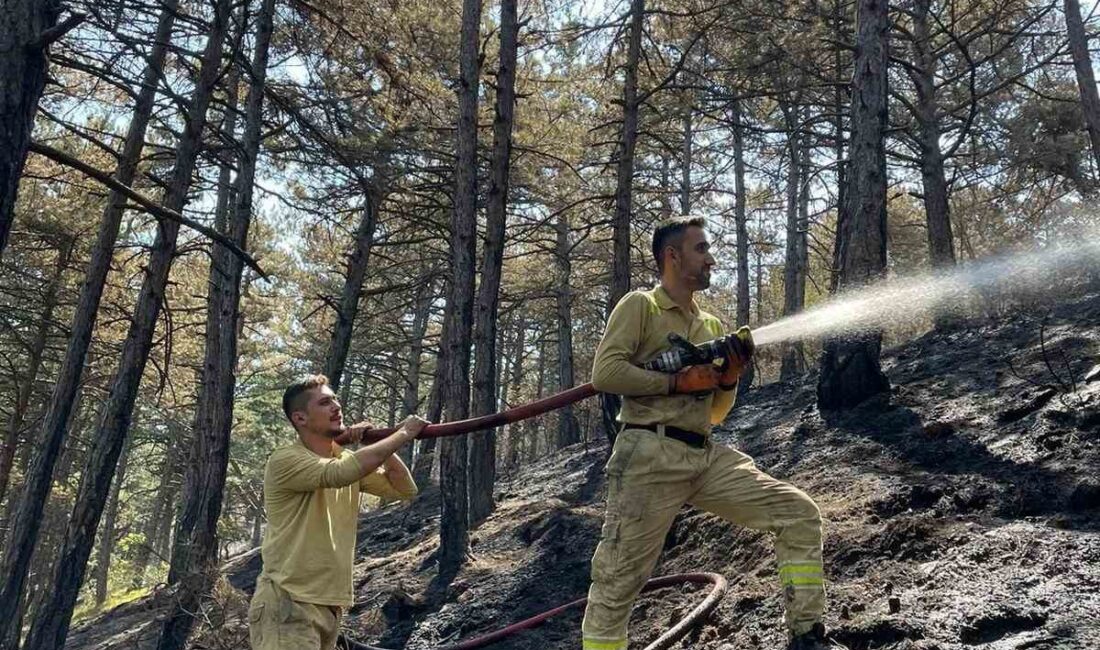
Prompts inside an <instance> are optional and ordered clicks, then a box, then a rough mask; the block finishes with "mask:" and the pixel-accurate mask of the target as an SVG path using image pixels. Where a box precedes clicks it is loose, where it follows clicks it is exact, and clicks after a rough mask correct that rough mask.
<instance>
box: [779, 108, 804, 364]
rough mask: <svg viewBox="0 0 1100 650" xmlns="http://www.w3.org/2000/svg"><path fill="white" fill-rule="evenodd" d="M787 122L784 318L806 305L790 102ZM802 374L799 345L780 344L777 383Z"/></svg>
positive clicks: (798, 144) (797, 145)
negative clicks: (781, 353) (781, 355)
mask: <svg viewBox="0 0 1100 650" xmlns="http://www.w3.org/2000/svg"><path fill="white" fill-rule="evenodd" d="M782 110H783V114H784V116H785V118H786V122H787V133H788V135H787V159H788V166H787V243H786V251H785V252H786V256H785V260H784V261H785V263H784V265H783V316H791V315H793V314H797V313H798V312H800V311H802V307H803V305H804V304H805V302H806V283H805V277H806V276H805V274H806V267H805V265H804V264H803V260H802V250H803V249H804V248H805V240H806V230H805V228H804V227H803V224H802V219H801V218H800V217H801V215H800V214H799V208H800V200H799V199H800V196H801V194H802V192H801V189H802V166H803V161H802V157H803V155H804V154H803V146H802V138H801V136H800V131H801V128H802V127H801V124H800V123H799V122H800V120H799V119H798V115H799V107H798V106H797V105H793V104H791V103H789V102H784V103H783V105H782ZM804 371H805V368H804V367H803V364H802V343H801V341H791V342H786V343H784V344H783V358H782V361H781V363H780V368H779V380H780V381H784V382H789V381H791V380H793V379H794V378H795V377H797V376H799V375H801V374H802V373H803V372H804Z"/></svg>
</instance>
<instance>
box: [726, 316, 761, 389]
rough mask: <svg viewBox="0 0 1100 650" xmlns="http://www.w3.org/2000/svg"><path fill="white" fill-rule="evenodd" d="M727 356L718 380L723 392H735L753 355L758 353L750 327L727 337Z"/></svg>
mask: <svg viewBox="0 0 1100 650" xmlns="http://www.w3.org/2000/svg"><path fill="white" fill-rule="evenodd" d="M724 347H725V349H726V356H725V358H724V359H723V360H722V365H721V366H720V367H721V370H722V374H721V376H720V377H719V378H718V387H719V388H721V389H722V390H733V389H734V388H736V387H737V380H739V379H740V378H741V373H742V372H744V370H745V366H747V365H749V363H750V362H751V361H752V355H753V353H755V352H756V344H755V343H753V341H752V332H751V331H749V328H748V327H742V328H740V329H738V330H737V331H736V332H734V333H733V334H730V335H729V336H727V337H726V344H725V346H724Z"/></svg>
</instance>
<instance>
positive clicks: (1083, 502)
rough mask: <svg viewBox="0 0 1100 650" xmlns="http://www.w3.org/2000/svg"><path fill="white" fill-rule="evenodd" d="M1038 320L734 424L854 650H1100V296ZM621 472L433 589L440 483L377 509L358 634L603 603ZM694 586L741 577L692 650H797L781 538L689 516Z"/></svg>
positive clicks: (421, 638) (768, 399)
mask: <svg viewBox="0 0 1100 650" xmlns="http://www.w3.org/2000/svg"><path fill="white" fill-rule="evenodd" d="M1040 323H1041V320H1040V317H1039V316H1037V315H1036V316H1027V315H1020V314H1015V315H1012V316H1011V317H1006V318H1004V319H1002V320H1000V321H983V322H982V323H980V324H971V325H970V326H969V327H967V328H960V329H958V330H957V331H953V332H949V333H929V334H926V335H925V336H923V337H920V338H918V339H916V340H913V341H911V342H909V343H907V344H904V345H902V346H899V347H896V348H893V349H889V350H887V351H886V352H885V353H884V356H883V362H884V367H885V369H886V371H887V374H888V375H889V377H890V380H891V382H892V384H893V385H894V391H893V394H892V395H891V396H890V398H889V399H881V400H876V401H872V402H871V403H866V404H864V405H863V406H861V407H860V408H858V409H856V410H853V411H851V412H846V413H843V414H822V413H820V412H818V410H817V409H816V407H815V406H814V379H813V377H812V376H810V377H806V378H805V380H804V381H803V382H801V383H798V384H794V385H787V384H772V385H769V386H765V387H763V388H761V389H759V390H754V391H751V392H750V394H749V395H748V396H747V398H746V399H745V400H744V401H743V402H742V403H741V404H740V405H739V406H738V408H737V409H736V410H735V411H734V413H733V414H732V415H731V417H730V419H729V420H728V422H727V423H726V425H725V426H723V427H722V428H720V429H718V430H716V432H715V437H716V439H717V440H719V441H721V442H724V443H726V444H731V445H734V446H737V447H738V448H740V449H742V450H743V451H745V452H746V453H748V454H749V455H751V456H753V457H754V458H755V459H756V462H757V464H758V465H759V466H760V467H762V468H764V469H765V470H766V471H768V472H770V473H772V474H774V475H776V476H779V477H783V478H785V479H788V480H790V481H791V482H793V483H794V484H796V485H798V486H799V487H801V488H803V489H804V490H806V491H807V492H808V493H809V494H811V495H812V496H813V497H814V498H815V499H816V500H817V501H818V503H819V505H820V506H821V508H822V511H823V513H824V515H825V517H826V552H825V559H826V572H827V575H828V578H829V580H830V600H831V605H830V610H829V612H828V620H827V622H828V624H829V625H830V627H831V628H833V629H834V630H836V632H837V635H838V637H839V638H841V639H842V640H844V641H845V642H846V643H847V644H849V645H850V646H851V647H852V648H854V649H859V650H865V649H870V648H875V649H890V650H917V649H920V650H936V649H938V650H947V649H954V648H988V649H991V650H1017V649H1019V650H1023V649H1025V648H1028V649H1037V650H1053V649H1056V648H1057V649H1067V648H1081V649H1085V648H1095V647H1100V535H1098V532H1100V377H1096V378H1093V379H1092V380H1091V381H1089V382H1087V383H1085V382H1083V378H1084V377H1085V376H1086V375H1087V374H1090V373H1089V370H1090V369H1092V368H1094V366H1096V364H1097V363H1098V361H1100V358H1098V356H1097V355H1098V353H1100V329H1098V327H1097V324H1098V323H1100V295H1090V296H1087V297H1085V298H1079V299H1076V300H1073V301H1070V302H1067V303H1065V304H1063V305H1061V306H1059V307H1057V308H1056V309H1054V310H1053V312H1052V313H1051V314H1050V316H1049V319H1048V320H1047V323H1046V325H1045V327H1044V338H1045V346H1041V345H1040V340H1039V329H1040ZM1044 347H1045V350H1046V354H1045V355H1044V352H1043V348H1044ZM1044 356H1045V357H1046V359H1047V360H1046V361H1044ZM1048 363H1049V367H1048ZM1050 368H1053V370H1054V371H1055V372H1056V373H1058V374H1059V376H1060V377H1061V378H1062V380H1061V382H1059V381H1057V380H1056V379H1055V378H1054V376H1053V375H1052V374H1051V370H1050ZM1071 374H1072V376H1073V379H1074V384H1075V385H1073V386H1071V385H1070V382H1069V381H1068V379H1067V378H1068V377H1069V376H1070V375H1071ZM1091 374H1097V373H1095V372H1093V373H1091ZM1060 383H1061V384H1063V385H1059V384H1060ZM1074 388H1075V389H1076V390H1074ZM605 457H606V449H604V448H599V447H592V448H589V449H587V450H586V449H584V448H583V447H582V446H580V445H578V446H574V447H571V448H568V449H565V450H562V451H561V452H559V453H557V454H555V455H552V456H549V457H547V458H544V459H542V460H541V461H540V462H538V463H537V464H534V465H532V466H529V467H527V468H525V469H524V470H523V471H522V472H519V473H517V474H516V475H514V476H510V477H505V478H504V479H503V480H502V481H501V482H500V483H499V485H498V488H499V495H498V497H499V505H498V508H497V510H496V512H495V513H494V514H493V515H492V517H491V518H490V519H489V520H488V521H487V522H485V524H483V525H482V526H481V527H480V528H479V529H478V530H476V531H474V532H473V533H472V538H471V543H472V548H471V552H472V555H473V557H472V559H471V561H470V562H469V563H468V565H467V566H466V567H465V568H464V570H463V571H462V572H461V573H460V574H459V576H458V577H457V578H456V579H455V580H454V581H453V582H452V583H451V584H450V585H449V586H447V587H446V588H443V589H438V588H436V587H435V586H433V585H432V578H433V577H434V574H435V572H434V563H433V562H432V561H431V559H432V553H433V551H434V550H435V548H436V544H437V538H436V537H435V531H436V529H437V523H438V493H437V492H435V490H434V489H429V490H426V491H425V493H424V494H423V495H422V496H421V497H420V498H419V499H418V501H417V502H416V503H415V504H414V505H413V506H411V507H404V506H401V505H391V506H388V507H386V508H384V509H382V510H380V511H376V512H371V513H369V514H367V515H365V516H364V517H363V519H362V521H361V525H360V538H359V539H360V545H359V549H360V558H359V563H358V566H357V568H356V585H357V594H358V605H357V606H356V608H354V609H353V610H352V611H351V612H350V613H349V615H348V616H347V617H346V618H345V626H346V628H347V632H348V634H349V635H351V636H353V637H354V638H357V639H360V640H362V641H365V642H370V643H373V644H377V645H382V646H386V647H392V648H398V647H406V648H409V649H410V650H415V649H424V648H430V647H433V646H434V645H435V644H437V643H441V642H453V641H455V640H458V639H461V638H466V637H469V636H471V635H474V634H477V633H479V632H484V631H488V630H491V629H495V628H497V627H501V626H503V625H504V624H506V623H508V622H511V621H515V620H518V619H520V618H523V617H526V616H529V615H532V614H534V613H537V612H539V611H542V610H544V609H547V608H549V607H551V606H553V605H555V604H559V603H562V602H565V601H567V600H571V599H573V598H576V597H579V596H581V595H583V594H584V593H585V591H586V588H587V581H588V562H589V558H590V556H591V553H592V550H593V549H594V548H595V545H596V542H597V539H598V535H599V526H600V521H601V515H602V503H603V497H604V489H603V482H602V472H601V470H602V462H603V460H604V459H605ZM258 569H259V563H258V557H257V556H256V554H255V553H254V552H253V553H252V554H249V555H247V556H244V557H242V558H238V559H237V560H236V561H235V562H233V563H231V565H229V566H227V567H226V571H227V576H228V578H229V583H230V584H232V585H233V586H234V587H236V588H238V589H240V590H243V591H244V592H248V591H250V590H251V588H252V581H253V580H254V579H255V575H256V572H257V571H258ZM683 571H716V572H719V573H722V574H723V575H725V576H726V577H727V578H728V579H729V581H730V585H731V588H730V592H729V594H728V595H727V596H726V598H725V600H724V601H723V602H722V603H721V605H720V606H719V608H718V610H717V611H716V613H715V614H714V615H713V616H712V617H711V618H710V620H709V621H708V623H707V624H706V625H705V626H703V627H702V628H701V629H699V630H698V631H697V632H696V633H695V634H694V636H692V637H690V638H689V640H688V641H687V642H686V643H684V644H682V647H691V648H698V649H700V650H732V649H734V648H736V649H738V650H751V649H761V650H764V649H767V650H774V649H777V648H782V647H783V645H782V644H783V642H784V639H783V634H784V633H783V630H782V627H781V611H780V601H779V595H778V593H777V591H778V590H777V579H776V578H775V560H774V555H773V553H772V550H771V544H770V540H769V536H768V535H766V534H762V533H756V532H752V531H748V530H743V529H738V528H735V527H733V526H731V525H729V524H726V523H725V522H723V521H721V520H719V519H717V518H715V517H713V516H710V515H707V514H705V513H702V512H699V511H696V510H694V509H691V508H685V509H684V511H683V512H682V513H681V514H680V516H679V517H678V519H677V523H676V525H675V528H674V532H673V534H671V535H670V537H669V539H668V540H667V542H666V550H665V553H664V555H663V556H662V560H661V563H660V565H659V566H658V569H657V571H656V574H657V575H660V574H666V573H675V572H683ZM700 597H701V596H700V595H699V594H698V592H697V590H695V589H688V588H684V589H666V590H662V591H659V592H656V593H655V594H652V595H648V596H646V597H644V598H643V599H642V600H640V601H639V605H638V607H636V609H635V612H634V617H633V623H632V631H633V635H632V638H633V639H634V640H635V643H634V644H632V646H631V647H632V648H635V647H638V648H640V647H643V644H644V643H645V642H648V641H650V640H652V639H654V638H655V637H656V636H657V635H658V634H659V633H660V631H662V630H663V629H665V627H667V625H668V624H669V623H670V622H673V621H675V620H676V619H677V617H678V615H679V614H682V613H683V612H685V611H686V610H688V609H690V608H691V606H692V605H693V604H694V603H695V602H696V601H697V600H698V599H699V598H700ZM168 598H170V594H167V593H162V594H160V595H158V596H157V597H155V598H148V599H145V600H142V601H137V602H134V603H129V604H127V605H123V606H121V607H119V608H116V609H115V610H113V611H111V612H108V613H107V614H105V615H104V616H102V617H100V618H99V619H97V620H95V621H91V622H89V623H87V624H85V625H83V626H82V627H80V628H79V629H77V630H74V632H73V633H72V634H71V635H70V639H69V643H68V645H67V646H66V647H67V648H70V649H73V650H75V649H83V650H91V649H92V648H106V647H112V648H131V647H132V648H141V647H148V641H147V639H148V637H149V634H150V631H151V627H152V622H153V621H154V617H155V615H156V613H157V612H158V611H160V609H161V608H162V607H163V606H164V603H165V602H166V601H167V599H168ZM245 598H246V596H245V594H244V593H236V590H235V589H229V588H228V587H224V588H223V589H222V590H221V593H220V602H221V603H223V604H224V607H223V609H222V610H219V611H218V612H216V615H214V616H213V617H212V618H213V620H214V621H215V622H216V623H219V624H221V623H222V622H223V621H224V624H222V625H221V628H222V629H220V630H219V631H218V632H217V634H213V635H208V636H207V637H205V638H204V639H203V640H201V641H200V642H199V646H201V647H209V648H216V647H241V645H235V644H240V642H241V640H242V639H243V638H245V636H244V635H245V631H244V629H243V624H242V622H241V617H242V614H243V607H244V604H245V603H246V600H245ZM579 619H580V614H579V613H573V614H569V615H565V616H563V617H562V618H561V619H560V620H556V621H553V622H551V623H548V624H547V625H545V626H543V627H541V628H539V629H537V630H534V631H530V632H526V633H524V634H523V635H521V636H519V637H516V638H514V639H512V640H508V641H504V642H501V643H500V644H498V645H496V646H494V647H497V648H502V649H504V648H510V649H513V650H520V649H530V650H534V649H536V648H541V649H545V648H560V649H562V650H565V649H566V648H575V647H577V646H578V642H577V638H578V627H579ZM142 639H146V641H145V642H144V643H143V641H142Z"/></svg>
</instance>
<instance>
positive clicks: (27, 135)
mask: <svg viewBox="0 0 1100 650" xmlns="http://www.w3.org/2000/svg"><path fill="white" fill-rule="evenodd" d="M61 10H62V5H61V3H60V2H58V1H56V0H48V1H43V0H9V1H8V2H5V3H4V4H3V5H2V6H0V255H3V253H4V248H5V246H6V245H7V243H8V235H9V234H10V233H11V225H12V222H13V221H14V219H15V195H16V191H17V190H18V189H19V178H20V177H21V176H22V175H23V164H24V163H25V162H26V161H27V149H28V147H29V146H30V140H31V128H32V127H33V126H34V115H35V113H36V112H37V111H38V100H39V98H40V97H41V96H42V91H43V90H44V89H45V87H46V72H47V66H48V63H49V60H48V57H47V52H46V50H47V48H48V47H49V45H50V43H52V42H53V41H55V40H57V39H58V38H60V37H61V35H62V34H64V33H65V31H68V29H71V28H72V27H73V26H75V24H76V23H78V22H80V21H79V19H77V20H76V21H75V22H73V21H72V20H69V21H66V22H65V23H62V24H61V25H58V24H57V19H58V17H59V16H60V14H61Z"/></svg>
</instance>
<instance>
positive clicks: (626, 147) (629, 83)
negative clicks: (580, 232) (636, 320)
mask: <svg viewBox="0 0 1100 650" xmlns="http://www.w3.org/2000/svg"><path fill="white" fill-rule="evenodd" d="M644 24H645V0H631V2H630V26H629V28H628V31H627V47H626V68H625V82H624V83H623V130H622V135H621V138H620V140H619V148H618V151H617V152H616V153H617V156H618V161H617V162H618V164H617V168H616V180H615V217H614V221H613V223H612V234H611V238H612V241H613V249H614V258H613V261H612V263H611V286H610V287H609V290H608V294H607V314H608V315H610V314H611V310H612V309H614V308H615V305H616V304H618V302H619V300H621V299H622V297H623V296H625V295H626V294H627V293H628V292H629V291H630V217H631V212H632V209H633V208H632V201H633V189H634V188H633V184H634V150H635V148H636V146H637V144H638V61H639V59H640V58H641V52H642V29H643V26H644ZM600 401H601V406H602V412H603V425H604V433H605V434H606V435H607V439H608V442H609V443H611V444H614V443H615V435H616V433H617V432H618V430H617V427H616V424H615V418H616V416H618V414H619V408H620V406H621V404H622V402H621V400H620V398H619V396H618V395H612V394H610V393H602V394H601V397H600Z"/></svg>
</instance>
